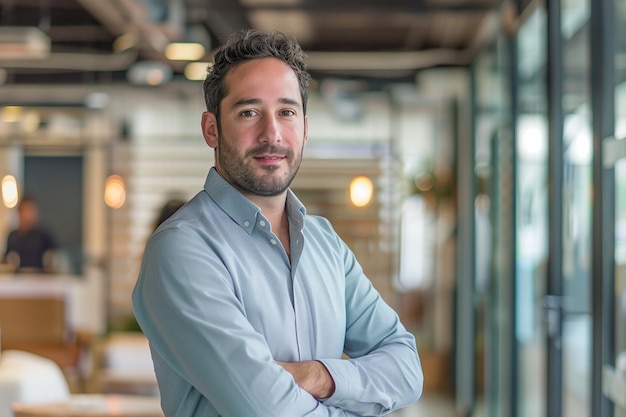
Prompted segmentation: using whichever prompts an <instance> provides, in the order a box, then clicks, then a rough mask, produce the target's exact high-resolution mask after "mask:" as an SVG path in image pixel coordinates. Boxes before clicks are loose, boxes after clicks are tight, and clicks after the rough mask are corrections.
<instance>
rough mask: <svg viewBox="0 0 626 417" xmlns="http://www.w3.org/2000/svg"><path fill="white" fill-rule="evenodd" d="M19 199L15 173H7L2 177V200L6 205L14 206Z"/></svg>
mask: <svg viewBox="0 0 626 417" xmlns="http://www.w3.org/2000/svg"><path fill="white" fill-rule="evenodd" d="M18 200H19V193H18V192H17V180H16V179H15V177H14V176H13V175H5V176H4V178H2V202H3V203H4V205H5V207H7V208H13V207H15V206H16V205H17V202H18Z"/></svg>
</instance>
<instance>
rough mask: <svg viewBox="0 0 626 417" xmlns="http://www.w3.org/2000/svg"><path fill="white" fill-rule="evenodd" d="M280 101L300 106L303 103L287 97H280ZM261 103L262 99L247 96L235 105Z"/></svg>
mask: <svg viewBox="0 0 626 417" xmlns="http://www.w3.org/2000/svg"><path fill="white" fill-rule="evenodd" d="M278 102H279V103H281V104H289V105H292V106H300V105H301V104H300V102H299V101H298V100H293V99H290V98H286V97H283V98H280V99H278ZM260 103H262V101H261V99H258V98H246V99H241V100H237V101H236V102H235V103H234V107H240V106H247V105H250V104H260Z"/></svg>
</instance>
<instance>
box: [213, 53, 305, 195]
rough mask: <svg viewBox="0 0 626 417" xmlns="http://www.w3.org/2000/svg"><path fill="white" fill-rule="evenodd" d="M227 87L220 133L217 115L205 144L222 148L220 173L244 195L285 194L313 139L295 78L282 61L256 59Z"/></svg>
mask: <svg viewBox="0 0 626 417" xmlns="http://www.w3.org/2000/svg"><path fill="white" fill-rule="evenodd" d="M226 85H227V88H226V91H227V93H226V96H225V97H224V99H223V100H222V102H221V105H220V112H221V115H220V122H221V126H220V129H218V128H217V123H216V120H215V116H214V115H213V114H211V113H204V115H203V118H202V126H203V132H204V136H205V140H206V141H207V143H208V144H209V146H211V147H213V148H216V162H215V165H216V168H217V170H218V172H219V173H220V174H221V175H222V176H223V177H224V178H225V179H226V180H227V181H228V182H230V183H231V184H233V185H234V186H235V187H237V188H239V189H240V190H241V191H242V192H244V193H249V194H254V195H261V196H273V195H278V194H281V193H283V192H284V191H285V190H286V189H287V187H288V186H289V184H290V183H291V181H292V179H293V178H294V176H295V175H296V173H297V171H298V169H299V167H300V163H301V161H302V151H303V148H304V144H305V143H306V140H307V119H306V117H305V116H304V111H303V106H302V97H301V95H300V88H299V84H298V79H297V77H296V75H295V73H294V72H293V70H292V69H291V68H290V67H289V66H288V65H287V64H285V63H284V62H282V61H280V60H278V59H275V58H264V59H256V60H252V61H249V62H245V63H243V64H241V65H239V66H238V67H236V68H234V69H233V70H231V72H230V73H229V74H228V76H227V78H226Z"/></svg>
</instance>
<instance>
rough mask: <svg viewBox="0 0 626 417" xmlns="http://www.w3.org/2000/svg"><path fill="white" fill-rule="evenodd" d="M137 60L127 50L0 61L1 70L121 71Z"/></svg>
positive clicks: (135, 51)
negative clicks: (42, 58) (41, 58)
mask: <svg viewBox="0 0 626 417" xmlns="http://www.w3.org/2000/svg"><path fill="white" fill-rule="evenodd" d="M136 60H137V50H136V49H129V50H126V51H124V52H119V53H114V54H87V53H82V52H81V53H68V52H54V53H51V54H49V55H48V57H47V58H46V59H44V60H33V59H28V60H26V59H24V60H19V59H7V60H4V59H2V60H0V67H2V68H24V69H28V68H31V69H51V70H68V71H90V72H97V71H105V72H107V71H121V70H125V69H127V68H128V67H129V66H131V65H132V64H133V63H134V62H135V61H136Z"/></svg>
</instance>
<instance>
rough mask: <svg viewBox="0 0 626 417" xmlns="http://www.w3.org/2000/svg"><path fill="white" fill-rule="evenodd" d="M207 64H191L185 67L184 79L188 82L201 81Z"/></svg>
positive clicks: (204, 75) (204, 76)
mask: <svg viewBox="0 0 626 417" xmlns="http://www.w3.org/2000/svg"><path fill="white" fill-rule="evenodd" d="M209 65H212V64H209V63H208V62H191V63H189V64H187V66H185V71H184V73H185V78H187V79H188V80H190V81H202V80H204V79H205V78H206V74H207V68H208V67H209Z"/></svg>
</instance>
